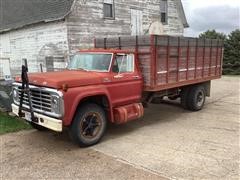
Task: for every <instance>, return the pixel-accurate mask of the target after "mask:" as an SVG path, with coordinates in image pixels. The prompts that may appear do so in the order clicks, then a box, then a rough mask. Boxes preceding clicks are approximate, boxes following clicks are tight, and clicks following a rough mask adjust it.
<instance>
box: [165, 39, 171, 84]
mask: <svg viewBox="0 0 240 180" xmlns="http://www.w3.org/2000/svg"><path fill="white" fill-rule="evenodd" d="M167 41H168V42H167V59H166V61H167V63H166V71H167V73H166V84H167V83H168V81H169V55H170V37H169V36H168V40H167Z"/></svg>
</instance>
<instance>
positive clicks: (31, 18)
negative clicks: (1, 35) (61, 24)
mask: <svg viewBox="0 0 240 180" xmlns="http://www.w3.org/2000/svg"><path fill="white" fill-rule="evenodd" d="M73 1H74V0H0V32H4V31H9V30H12V29H18V28H21V27H24V26H26V25H31V24H35V23H39V22H49V21H56V20H61V19H63V18H64V17H65V16H66V15H67V14H68V13H69V12H70V11H71V7H72V4H73Z"/></svg>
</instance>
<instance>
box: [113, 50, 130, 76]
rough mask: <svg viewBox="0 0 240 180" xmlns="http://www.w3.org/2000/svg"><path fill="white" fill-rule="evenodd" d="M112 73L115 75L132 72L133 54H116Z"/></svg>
mask: <svg viewBox="0 0 240 180" xmlns="http://www.w3.org/2000/svg"><path fill="white" fill-rule="evenodd" d="M113 72H115V73H131V72H134V55H133V54H117V55H116V57H115V61H114V64H113Z"/></svg>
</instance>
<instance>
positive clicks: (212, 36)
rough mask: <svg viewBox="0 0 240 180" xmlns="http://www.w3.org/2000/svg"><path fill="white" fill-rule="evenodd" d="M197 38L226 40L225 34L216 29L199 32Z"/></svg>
mask: <svg viewBox="0 0 240 180" xmlns="http://www.w3.org/2000/svg"><path fill="white" fill-rule="evenodd" d="M199 38H206V39H221V40H226V38H227V36H226V35H225V34H223V33H219V32H217V31H216V30H208V31H206V32H204V33H202V34H200V35H199Z"/></svg>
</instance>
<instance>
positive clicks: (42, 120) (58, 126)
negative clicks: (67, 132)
mask: <svg viewBox="0 0 240 180" xmlns="http://www.w3.org/2000/svg"><path fill="white" fill-rule="evenodd" d="M12 112H13V114H15V115H17V116H19V115H18V112H19V107H18V106H17V105H15V104H12ZM22 112H23V113H24V114H25V116H24V117H23V119H25V120H27V121H28V122H31V120H30V118H29V112H28V111H25V110H23V111H22ZM34 117H36V118H37V119H38V123H36V124H38V125H40V126H43V127H45V128H47V129H51V130H53V131H56V132H62V131H63V122H62V120H59V119H55V118H51V117H48V116H45V115H42V114H38V113H36V112H34Z"/></svg>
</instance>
